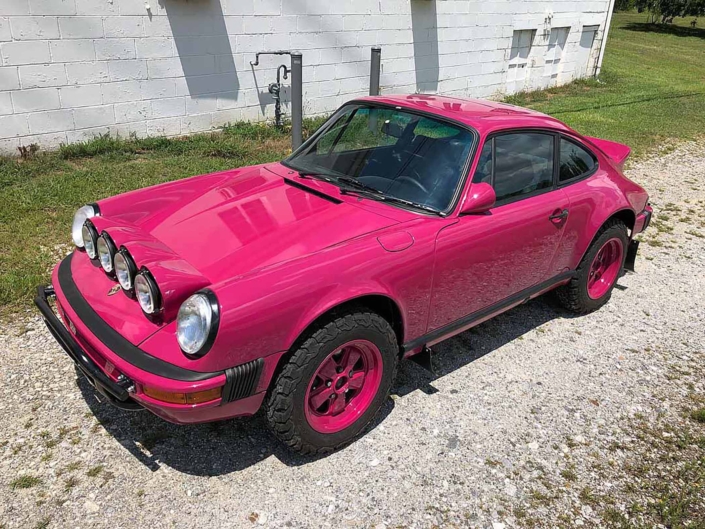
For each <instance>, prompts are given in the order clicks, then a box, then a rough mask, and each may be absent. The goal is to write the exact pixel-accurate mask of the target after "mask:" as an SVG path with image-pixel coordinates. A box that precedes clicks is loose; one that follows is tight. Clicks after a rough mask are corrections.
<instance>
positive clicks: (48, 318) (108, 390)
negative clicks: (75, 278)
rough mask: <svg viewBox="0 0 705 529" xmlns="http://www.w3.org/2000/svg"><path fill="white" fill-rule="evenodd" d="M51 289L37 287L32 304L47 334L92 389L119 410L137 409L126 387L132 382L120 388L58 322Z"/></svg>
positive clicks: (136, 404)
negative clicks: (77, 368)
mask: <svg viewBox="0 0 705 529" xmlns="http://www.w3.org/2000/svg"><path fill="white" fill-rule="evenodd" d="M55 295H56V293H55V292H54V288H53V287H43V286H40V287H37V296H36V297H35V298H34V304H35V305H36V306H37V308H38V309H39V312H41V313H42V317H43V318H44V323H46V326H47V328H48V329H49V332H50V333H51V334H52V336H53V337H54V338H55V339H56V341H57V342H59V345H60V346H61V347H62V349H63V350H64V351H65V352H66V354H68V355H69V357H70V358H71V360H73V361H74V363H75V364H76V365H77V366H78V367H79V369H80V370H81V371H82V372H83V374H84V375H86V376H87V377H88V379H89V380H90V381H91V382H92V383H93V385H94V387H95V388H96V389H97V390H98V391H100V392H101V393H102V394H103V395H105V396H106V397H107V398H108V399H109V400H111V402H112V403H113V404H115V405H116V406H118V407H120V408H126V409H139V408H141V406H140V405H139V404H138V403H137V402H135V401H134V400H133V399H132V398H131V397H130V393H129V392H128V391H127V389H126V388H127V387H129V386H131V385H132V381H131V380H129V379H128V378H125V382H124V384H125V386H126V387H122V386H121V385H119V384H118V383H116V382H115V381H113V380H112V379H111V378H110V377H108V375H106V374H105V373H104V372H103V370H102V369H101V368H100V367H99V366H98V364H96V363H95V362H94V361H93V359H92V358H90V357H89V356H88V355H87V354H86V353H85V351H84V350H83V349H82V348H81V346H80V345H79V344H78V343H77V342H76V340H75V339H74V338H73V336H71V334H70V333H69V331H68V330H67V329H66V327H64V325H63V324H62V323H61V321H59V318H58V317H57V316H56V314H54V311H53V310H52V309H51V307H50V306H49V298H50V297H53V296H55Z"/></svg>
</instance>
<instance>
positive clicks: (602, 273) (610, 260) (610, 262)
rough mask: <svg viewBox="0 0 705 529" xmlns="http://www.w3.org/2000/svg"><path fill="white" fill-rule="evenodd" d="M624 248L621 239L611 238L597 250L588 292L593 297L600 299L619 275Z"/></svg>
mask: <svg viewBox="0 0 705 529" xmlns="http://www.w3.org/2000/svg"><path fill="white" fill-rule="evenodd" d="M623 253H624V248H623V244H622V240H621V239H617V238H614V239H610V240H609V241H607V242H606V243H605V244H603V245H602V248H600V250H599V251H598V252H597V255H596V256H595V258H594V259H593V260H592V264H591V265H590V272H589V273H588V282H587V292H588V296H590V297H591V298H592V299H599V298H601V297H602V296H604V295H605V294H607V292H608V291H609V289H610V288H612V285H614V283H615V282H616V281H617V278H618V277H619V272H620V269H621V268H622V256H623Z"/></svg>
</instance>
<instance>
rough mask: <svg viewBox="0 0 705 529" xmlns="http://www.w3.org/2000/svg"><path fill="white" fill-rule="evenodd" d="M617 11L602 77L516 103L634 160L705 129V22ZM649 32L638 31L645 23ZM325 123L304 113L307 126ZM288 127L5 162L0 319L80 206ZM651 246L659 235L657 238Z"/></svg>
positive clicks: (43, 278) (56, 250) (70, 150)
mask: <svg viewBox="0 0 705 529" xmlns="http://www.w3.org/2000/svg"><path fill="white" fill-rule="evenodd" d="M645 20H646V17H645V15H637V14H632V13H628V14H623V13H618V14H616V15H615V16H614V19H613V27H612V30H611V31H610V35H609V40H608V46H607V53H606V55H605V61H604V65H603V72H602V75H601V81H600V82H599V83H598V82H596V81H580V82H576V83H573V84H571V85H570V86H566V87H561V88H556V89H551V90H547V91H544V92H535V93H531V94H521V95H518V96H514V97H511V98H509V101H510V102H513V103H516V104H520V105H526V106H530V107H533V108H536V109H538V110H541V111H543V112H546V113H549V114H552V115H554V116H556V117H558V118H559V119H561V120H564V121H566V122H567V123H568V124H570V125H571V126H573V127H575V128H576V129H578V130H579V131H581V132H583V133H585V134H589V135H594V136H600V137H604V138H607V139H612V140H615V141H620V142H624V143H627V144H629V145H630V146H632V147H633V149H634V154H635V156H640V155H642V154H644V153H646V152H648V151H649V150H651V149H653V148H655V147H659V146H661V145H663V144H664V143H669V144H670V143H672V142H673V140H680V139H689V138H693V137H695V136H696V135H698V134H702V131H703V130H705V60H704V59H703V57H705V30H703V29H698V28H695V29H692V28H689V27H686V26H685V24H686V23H687V21H686V22H682V24H683V25H681V26H674V27H669V28H663V27H660V26H648V25H645V24H644V22H645ZM645 29H646V30H649V31H643V30H645ZM318 124H320V120H313V121H307V122H306V124H305V129H306V132H307V133H310V132H311V131H313V130H315V128H316V127H317V125H318ZM289 142H290V139H289V136H288V134H287V133H286V132H282V131H279V130H277V129H275V128H273V127H269V126H262V125H257V124H244V123H240V124H236V125H233V126H230V127H226V128H225V130H224V131H223V132H219V133H213V134H201V135H197V136H192V137H189V138H180V139H164V138H149V139H140V140H137V139H132V140H130V139H128V140H125V139H121V140H116V139H111V138H99V139H96V140H94V141H91V142H86V143H82V144H78V145H71V146H65V147H63V148H62V149H61V150H60V151H59V152H56V153H41V152H39V153H37V154H34V155H33V156H31V157H30V158H29V159H27V160H18V159H9V158H0V204H2V207H1V208H0V248H2V251H0V316H3V315H5V316H7V315H10V314H13V313H15V312H17V311H18V310H22V309H25V308H27V307H28V306H29V305H30V302H31V299H32V297H33V295H34V291H35V290H34V289H35V287H36V285H38V284H40V283H45V282H47V281H48V279H49V272H50V269H51V267H52V265H53V264H54V263H56V262H57V261H58V260H59V259H60V258H61V257H62V256H63V255H64V254H65V253H66V252H67V251H69V250H70V249H71V234H70V224H71V218H72V216H73V213H74V211H75V210H76V209H77V208H78V207H80V206H81V205H83V204H85V203H88V202H92V201H95V200H99V199H101V198H104V197H108V196H111V195H115V194H117V193H122V192H125V191H128V190H131V189H136V188H140V187H145V186H149V185H154V184H159V183H162V182H167V181H170V180H176V179H180V178H186V177H189V176H193V175H197V174H203V173H208V172H213V171H219V170H224V169H230V168H235V167H241V166H244V165H250V164H256V163H265V162H270V161H274V160H278V159H281V158H282V157H284V156H285V155H286V154H288V152H290V148H289V145H290V143H289ZM654 244H656V241H654Z"/></svg>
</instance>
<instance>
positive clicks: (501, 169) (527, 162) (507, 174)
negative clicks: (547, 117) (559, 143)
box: [493, 132, 554, 202]
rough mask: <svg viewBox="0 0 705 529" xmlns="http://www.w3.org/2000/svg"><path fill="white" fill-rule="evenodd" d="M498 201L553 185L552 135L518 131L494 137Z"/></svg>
mask: <svg viewBox="0 0 705 529" xmlns="http://www.w3.org/2000/svg"><path fill="white" fill-rule="evenodd" d="M494 145H495V157H494V164H495V167H494V183H493V185H494V190H495V193H496V195H497V202H501V201H504V200H508V199H513V198H515V197H521V196H522V195H528V194H531V193H534V192H535V191H539V190H541V189H546V188H550V187H552V186H553V149H554V136H553V134H542V133H537V132H518V133H513V134H502V135H500V136H497V137H495V138H494Z"/></svg>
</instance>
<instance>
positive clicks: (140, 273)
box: [35, 95, 652, 454]
mask: <svg viewBox="0 0 705 529" xmlns="http://www.w3.org/2000/svg"><path fill="white" fill-rule="evenodd" d="M629 152H630V150H629V148H628V147H626V146H624V145H621V144H619V143H614V142H611V141H606V140H601V139H596V138H590V137H585V136H581V135H580V134H578V133H577V132H575V131H574V130H572V129H570V128H569V127H567V126H566V125H564V124H563V123H561V122H560V121H557V120H556V119H553V118H551V117H548V116H546V115H543V114H539V113H537V112H533V111H529V110H525V109H522V108H517V107H513V106H509V105H505V104H500V103H492V102H487V101H473V100H462V99H454V98H448V97H434V96H421V95H410V96H384V97H371V98H363V99H359V100H355V101H351V102H350V103H347V104H345V105H343V106H342V107H341V108H340V109H339V110H338V111H337V112H336V113H335V114H334V115H333V116H332V117H331V118H330V119H329V120H328V121H327V122H326V123H325V124H324V125H323V126H322V127H321V128H320V130H318V131H317V132H316V133H315V134H314V135H313V136H312V137H311V138H310V139H309V140H308V141H307V142H306V143H304V145H303V146H301V147H300V148H299V149H297V150H296V151H295V152H294V153H293V154H292V155H291V156H289V157H288V158H287V159H285V160H284V161H282V162H279V163H271V164H265V165H259V166H254V167H245V168H242V169H234V170H230V171H224V172H220V173H215V174H209V175H203V176H196V177H193V178H189V179H185V180H180V181H176V182H171V183H166V184H161V185H158V186H154V187H150V188H147V189H140V190H137V191H132V192H129V193H125V194H123V195H118V196H115V197H110V198H106V199H104V200H100V201H98V202H97V203H95V204H89V205H87V206H84V207H82V208H80V209H79V210H78V211H77V213H76V216H75V218H74V222H73V240H74V242H75V244H76V249H75V251H74V252H73V253H72V254H71V255H69V256H68V257H67V258H66V259H64V260H63V261H62V262H61V263H59V264H58V265H57V266H56V268H55V269H54V271H53V275H52V285H51V286H46V287H40V288H39V289H38V294H37V298H36V300H35V302H36V304H37V306H38V308H39V310H40V311H41V313H42V315H43V317H44V319H45V320H46V323H47V325H48V327H49V330H50V331H51V332H52V334H53V335H54V337H55V338H56V340H57V341H58V342H59V343H60V345H61V346H62V347H63V349H64V350H65V351H66V353H68V355H69V356H70V357H71V359H72V360H73V361H74V362H75V363H76V364H77V366H78V368H80V371H81V372H82V373H83V374H85V376H86V377H87V378H88V380H89V381H90V382H91V383H92V384H93V386H94V387H95V388H96V390H97V391H99V392H100V393H101V394H103V395H104V396H105V397H106V398H107V399H108V400H109V401H110V402H111V403H113V404H115V405H116V406H118V407H121V408H126V409H147V410H149V411H151V412H153V413H155V414H156V415H158V416H160V417H162V418H164V419H165V420H167V421H171V422H174V423H181V424H184V423H196V422H204V421H215V420H221V419H227V418H231V417H236V416H243V415H252V414H254V413H255V412H257V411H258V410H259V409H260V408H264V411H265V413H266V416H267V419H268V422H269V424H270V426H271V428H272V430H273V432H274V433H275V434H276V435H277V437H279V439H281V440H282V441H283V442H284V443H286V444H287V445H289V446H290V447H291V448H293V449H294V450H297V451H299V452H301V453H307V454H311V453H322V452H325V451H329V450H333V449H335V448H337V447H340V446H342V445H344V444H345V443H347V442H349V441H350V440H352V439H353V438H354V437H355V436H357V435H358V434H359V433H360V432H361V431H363V429H364V428H365V427H366V425H368V424H369V423H370V421H371V420H372V418H373V417H374V415H375V413H376V412H377V411H378V410H379V408H380V407H381V406H382V404H383V402H384V400H385V399H386V398H387V395H388V393H389V390H390V387H391V386H392V383H393V380H394V376H395V373H396V370H397V364H398V362H399V361H400V360H401V359H403V358H407V357H410V356H413V355H416V354H419V353H423V354H426V353H427V352H428V348H429V347H430V346H432V345H433V344H436V343H438V342H440V341H442V340H444V339H446V338H448V337H450V336H453V335H455V334H458V333H460V332H463V331H465V330H466V329H468V328H470V327H472V326H474V325H477V324H478V323H480V322H483V321H485V320H487V319H489V318H491V317H493V316H495V315H497V314H499V313H501V312H503V311H506V310H508V309H511V308H512V307H514V306H516V305H519V304H520V303H523V302H525V301H527V300H529V299H531V298H533V297H536V296H538V295H540V294H542V293H544V292H547V291H549V290H553V289H555V291H556V294H557V297H558V299H559V300H560V302H562V304H563V305H564V306H565V307H566V309H568V310H570V311H574V312H578V313H585V312H589V311H592V310H595V309H598V308H599V307H600V306H602V305H603V304H604V303H606V302H607V301H608V300H609V298H610V295H611V293H612V290H613V288H614V286H615V284H616V282H617V280H618V278H619V277H620V276H621V274H622V273H623V272H624V270H625V269H633V265H634V259H635V257H636V252H637V249H638V241H635V240H634V236H635V235H636V234H638V233H640V232H641V231H643V230H644V229H645V228H646V227H647V226H648V224H649V221H650V219H651V215H652V210H651V207H650V206H649V205H648V195H647V193H646V192H645V191H644V190H643V189H642V188H641V187H639V186H638V185H636V184H635V183H634V182H632V181H630V180H628V179H627V178H625V177H624V176H623V174H622V166H623V163H624V161H625V159H626V158H627V156H628V155H629ZM52 297H55V298H56V303H55V306H54V305H53V304H51V305H50V304H49V298H52ZM54 307H55V308H54ZM59 318H60V319H59ZM61 320H63V323H62V321H61Z"/></svg>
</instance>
